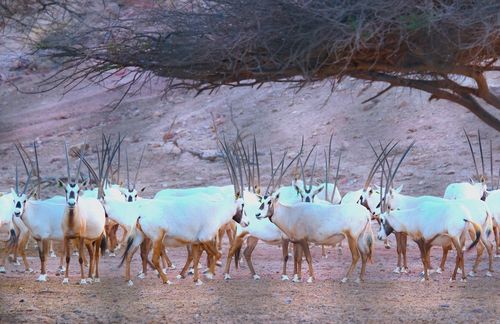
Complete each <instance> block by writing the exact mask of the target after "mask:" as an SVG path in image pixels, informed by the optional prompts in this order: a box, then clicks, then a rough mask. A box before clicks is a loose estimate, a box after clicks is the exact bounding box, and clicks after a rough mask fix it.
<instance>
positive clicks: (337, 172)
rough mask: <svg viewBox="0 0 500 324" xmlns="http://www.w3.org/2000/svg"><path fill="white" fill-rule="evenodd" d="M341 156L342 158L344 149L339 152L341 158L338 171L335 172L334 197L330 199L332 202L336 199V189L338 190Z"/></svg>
mask: <svg viewBox="0 0 500 324" xmlns="http://www.w3.org/2000/svg"><path fill="white" fill-rule="evenodd" d="M341 158H342V151H340V152H339V160H338V162H337V171H336V172H335V182H334V183H333V192H332V198H331V199H330V202H332V203H333V200H334V199H335V191H336V190H337V182H338V181H339V171H340V159H341Z"/></svg>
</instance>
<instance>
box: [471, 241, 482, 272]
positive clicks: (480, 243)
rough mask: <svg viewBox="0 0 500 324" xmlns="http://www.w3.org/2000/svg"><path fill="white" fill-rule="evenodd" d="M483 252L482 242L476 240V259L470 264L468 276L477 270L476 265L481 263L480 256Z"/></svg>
mask: <svg viewBox="0 0 500 324" xmlns="http://www.w3.org/2000/svg"><path fill="white" fill-rule="evenodd" d="M483 252H484V244H483V242H478V243H477V245H476V260H475V261H474V265H473V266H472V271H471V272H470V273H469V275H470V276H474V275H475V273H476V272H477V267H478V266H479V264H480V263H481V257H482V256H483Z"/></svg>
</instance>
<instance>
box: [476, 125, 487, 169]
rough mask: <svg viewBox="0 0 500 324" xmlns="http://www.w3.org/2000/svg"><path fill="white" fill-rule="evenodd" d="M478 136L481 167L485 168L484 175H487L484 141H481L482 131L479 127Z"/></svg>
mask: <svg viewBox="0 0 500 324" xmlns="http://www.w3.org/2000/svg"><path fill="white" fill-rule="evenodd" d="M477 138H478V139H479V153H480V154H481V168H482V170H483V174H482V175H483V176H485V175H486V171H485V170H484V156H483V143H482V141H481V133H480V132H479V129H478V130H477Z"/></svg>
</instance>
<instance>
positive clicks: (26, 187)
mask: <svg viewBox="0 0 500 324" xmlns="http://www.w3.org/2000/svg"><path fill="white" fill-rule="evenodd" d="M31 173H32V172H31V170H30V172H29V173H28V180H26V183H25V184H24V188H23V193H22V194H23V195H24V194H25V193H26V190H27V189H28V186H29V184H30V180H31Z"/></svg>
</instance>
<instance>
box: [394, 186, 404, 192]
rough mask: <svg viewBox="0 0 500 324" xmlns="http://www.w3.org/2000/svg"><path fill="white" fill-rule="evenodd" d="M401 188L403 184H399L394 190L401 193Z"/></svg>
mask: <svg viewBox="0 0 500 324" xmlns="http://www.w3.org/2000/svg"><path fill="white" fill-rule="evenodd" d="M401 190H403V185H400V186H399V187H397V188H396V189H395V190H394V191H396V192H397V193H401Z"/></svg>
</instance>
